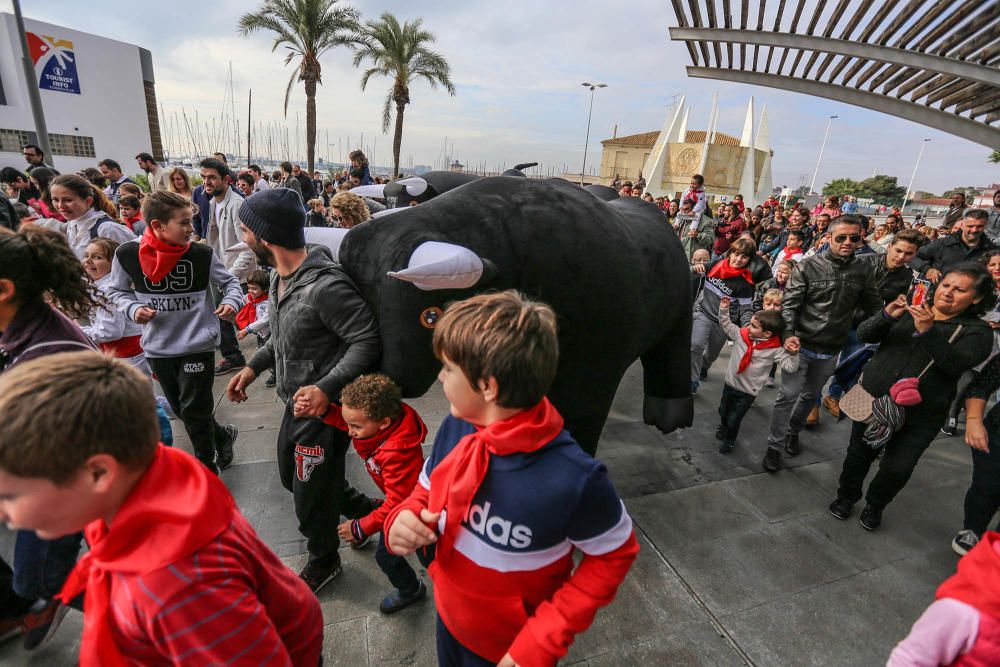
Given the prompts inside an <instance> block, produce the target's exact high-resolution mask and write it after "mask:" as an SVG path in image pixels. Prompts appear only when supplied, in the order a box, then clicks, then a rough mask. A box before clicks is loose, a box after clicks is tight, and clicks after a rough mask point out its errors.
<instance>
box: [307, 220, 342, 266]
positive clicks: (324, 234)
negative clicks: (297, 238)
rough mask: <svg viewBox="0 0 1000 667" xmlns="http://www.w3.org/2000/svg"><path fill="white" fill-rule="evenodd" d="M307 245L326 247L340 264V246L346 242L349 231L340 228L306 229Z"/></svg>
mask: <svg viewBox="0 0 1000 667" xmlns="http://www.w3.org/2000/svg"><path fill="white" fill-rule="evenodd" d="M303 231H304V232H305V235H306V243H315V244H317V245H325V246H326V247H327V248H329V249H330V252H332V253H333V261H335V262H339V261H340V259H339V257H338V256H339V254H340V244H341V243H343V242H344V237H345V236H347V232H349V231H351V230H349V229H341V228H340V227H306V228H305V229H304V230H303Z"/></svg>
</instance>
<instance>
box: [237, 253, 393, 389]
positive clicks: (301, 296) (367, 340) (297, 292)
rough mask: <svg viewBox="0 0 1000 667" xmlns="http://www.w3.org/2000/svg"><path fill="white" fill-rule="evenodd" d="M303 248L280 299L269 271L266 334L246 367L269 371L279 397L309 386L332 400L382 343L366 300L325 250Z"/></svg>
mask: <svg viewBox="0 0 1000 667" xmlns="http://www.w3.org/2000/svg"><path fill="white" fill-rule="evenodd" d="M307 249H308V251H309V252H308V255H306V259H305V261H304V262H302V265H301V266H300V267H299V269H298V270H297V271H296V272H295V273H294V274H292V276H291V277H290V278H289V279H288V281H287V283H286V285H285V290H284V293H283V294H282V296H281V298H280V299H279V298H278V282H279V280H280V278H278V274H277V272H274V273H272V275H271V294H270V297H269V298H268V310H269V322H270V324H271V337H270V338H269V339H268V340H267V343H265V344H264V347H262V348H260V349H259V350H257V353H256V354H255V355H254V356H253V358H252V359H251V360H250V363H249V364H248V365H249V366H250V368H251V369H252V370H253V371H254V373H256V374H257V375H258V376H260V374H261V373H262V372H263V371H265V370H267V369H268V368H273V369H274V371H275V376H276V378H277V383H278V384H277V390H278V396H280V397H281V399H282V400H283V401H286V402H287V401H288V400H290V399H291V397H292V396H293V395H294V394H295V392H296V391H298V390H299V388H300V387H305V386H308V385H313V384H314V385H316V386H318V387H319V388H320V389H322V390H323V393H325V394H326V395H327V396H328V397H329V398H330V400H331V401H336V400H338V398H339V397H340V390H341V389H343V388H344V386H345V385H346V384H348V383H349V382H351V381H352V380H354V378H356V377H357V376H358V375H360V374H362V373H364V372H365V371H368V370H372V369H373V368H374V367H375V365H376V363H377V362H378V358H379V354H381V351H382V346H381V343H380V341H379V335H378V329H377V327H376V324H375V318H374V317H373V316H372V313H371V310H370V309H369V308H368V304H366V303H365V301H364V299H362V298H361V293H360V292H358V288H357V287H356V286H355V285H354V283H353V282H352V281H351V279H350V278H349V277H348V276H347V274H346V273H344V270H343V269H342V268H341V267H340V265H339V264H337V263H335V262H334V261H333V259H332V257H331V255H330V251H329V250H328V249H327V248H325V247H317V246H307Z"/></svg>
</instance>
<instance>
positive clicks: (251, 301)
mask: <svg viewBox="0 0 1000 667" xmlns="http://www.w3.org/2000/svg"><path fill="white" fill-rule="evenodd" d="M264 301H267V294H262V295H261V297H260V298H259V299H255V298H254V297H253V296H252V295H250V294H247V302H246V303H244V304H243V307H242V308H240V312H238V313H236V326H237V327H239V328H240V329H246V328H247V327H248V326H250V325H251V324H253V323H254V322H256V321H257V304H258V303H263V302H264Z"/></svg>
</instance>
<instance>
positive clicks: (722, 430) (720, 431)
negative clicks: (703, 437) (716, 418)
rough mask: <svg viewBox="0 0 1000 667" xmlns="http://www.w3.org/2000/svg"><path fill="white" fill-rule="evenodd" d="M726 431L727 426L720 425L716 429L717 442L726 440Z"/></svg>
mask: <svg viewBox="0 0 1000 667" xmlns="http://www.w3.org/2000/svg"><path fill="white" fill-rule="evenodd" d="M726 430H727V429H726V425H725V424H719V428H717V429H715V439H716V440H725V438H726Z"/></svg>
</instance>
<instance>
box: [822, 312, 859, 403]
mask: <svg viewBox="0 0 1000 667" xmlns="http://www.w3.org/2000/svg"><path fill="white" fill-rule="evenodd" d="M862 347H864V343H862V342H861V341H859V340H858V330H857V329H851V331H850V333H848V334H847V341H846V342H845V343H844V347H842V348H841V350H840V358H839V360H838V362H837V363H841V362H842V361H844V359H847V358H848V357H849V356H851V355H852V354H854V353H855V352H857V351H858V350H860V349H861V348H862ZM859 377H861V371H860V369H859V370H858V373H857V375H855V376H854V377H853V378H852V379H851V380H849V381H847V382H844V383H843V384H840V383H839V382H837V379H836V376H834V379H833V381H832V382H831V383H830V390H829V391H828V392H827V393H828V394H829V396H830V398H833V399H835V400H838V401H839V400H840V398H841V396H843V395H844V394H846V393H847V390H848V389H850V388H851V387H853V386H854V385H855V384H857V382H858V378H859Z"/></svg>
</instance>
